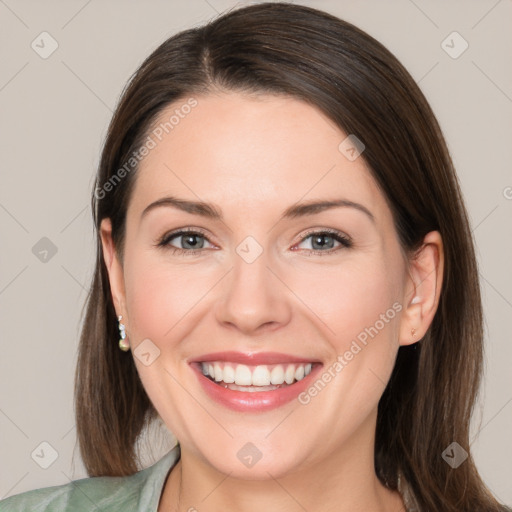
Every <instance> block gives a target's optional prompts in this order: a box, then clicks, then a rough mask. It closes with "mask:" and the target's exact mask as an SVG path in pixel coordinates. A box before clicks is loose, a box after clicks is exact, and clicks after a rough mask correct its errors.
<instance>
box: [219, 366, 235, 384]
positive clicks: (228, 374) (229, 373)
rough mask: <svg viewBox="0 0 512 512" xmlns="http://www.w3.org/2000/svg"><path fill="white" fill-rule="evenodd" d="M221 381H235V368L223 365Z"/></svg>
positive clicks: (228, 382) (227, 382)
mask: <svg viewBox="0 0 512 512" xmlns="http://www.w3.org/2000/svg"><path fill="white" fill-rule="evenodd" d="M223 375H224V377H223V379H222V380H223V381H224V382H225V383H226V384H231V383H232V382H235V370H234V369H233V367H232V366H229V365H226V366H224V373H223Z"/></svg>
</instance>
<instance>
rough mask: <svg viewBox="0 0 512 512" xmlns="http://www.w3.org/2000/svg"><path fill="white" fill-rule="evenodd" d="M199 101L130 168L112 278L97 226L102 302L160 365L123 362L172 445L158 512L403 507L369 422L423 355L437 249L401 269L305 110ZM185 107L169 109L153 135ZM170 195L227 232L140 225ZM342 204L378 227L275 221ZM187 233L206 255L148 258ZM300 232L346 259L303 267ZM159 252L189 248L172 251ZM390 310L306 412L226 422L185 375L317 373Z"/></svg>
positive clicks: (364, 186)
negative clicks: (132, 174) (302, 209)
mask: <svg viewBox="0 0 512 512" xmlns="http://www.w3.org/2000/svg"><path fill="white" fill-rule="evenodd" d="M196 99H197V100H198V105H197V106H196V107H195V108H194V109H193V110H192V111H191V112H190V114H188V115H187V116H185V117H184V118H183V119H180V122H179V124H177V125H176V126H175V127H174V129H173V130H172V131H171V132H170V133H169V134H168V135H167V136H166V137H165V138H163V140H162V141H161V142H159V144H158V145H157V147H156V148H155V149H153V150H152V151H151V152H150V153H149V155H148V156H147V157H146V158H145V159H144V160H143V161H142V163H141V167H140V169H139V171H138V176H137V181H136V184H135V187H134V190H133V194H132V197H131V199H130V202H129V206H128V211H127V219H126V242H125V244H126V245H125V252H124V260H123V263H122V264H121V262H120V260H119V257H118V255H117V253H116V251H115V247H114V245H113V243H112V238H111V227H110V221H109V219H104V220H103V222H102V225H101V238H102V244H103V250H104V256H105V263H106V266H107V269H108V272H109V278H110V283H111V287H112V297H113V300H114V304H115V307H116V311H117V314H121V315H123V322H124V323H125V325H126V332H127V335H128V339H129V341H130V344H131V348H132V354H133V350H135V349H136V347H137V346H138V345H139V344H140V343H141V342H142V341H143V340H145V339H148V338H149V339H150V340H151V343H153V344H154V345H155V346H156V347H158V349H159V350H160V355H159V357H157V358H156V360H155V361H154V362H153V363H152V364H150V365H149V366H145V365H144V364H142V363H141V361H139V359H138V358H137V357H134V361H135V364H136V366H137V370H138V372H139V375H140V378H141V380H142V383H143V385H144V387H145V389H146V391H147V393H148V395H149V397H150V399H151V401H152V402H153V404H154V406H155V407H156V409H157V410H158V412H159V414H160V416H161V418H162V419H163V421H164V422H165V424H166V425H167V427H168V428H169V430H171V431H172V432H173V433H174V435H175V436H176V438H177V439H178V440H179V441H180V444H181V459H180V461H179V463H178V464H177V465H176V466H175V468H174V469H173V471H171V472H170V475H169V477H168V478H167V480H166V483H165V486H164V491H163V494H162V498H161V502H160V506H159V511H160V512H163V511H171V510H172V511H176V510H179V511H186V510H189V509H191V507H194V508H195V509H197V510H200V511H218V510H240V511H244V512H252V511H258V512H260V511H261V510H280V511H294V512H295V511H303V510H304V509H305V510H308V512H316V511H320V510H321V511H322V512H326V511H334V510H336V511H338V512H340V511H341V512H344V511H347V512H348V511H350V512H357V511H366V512H368V511H396V512H398V511H401V510H402V507H403V502H402V499H401V497H400V495H399V494H398V493H397V492H392V491H390V490H388V489H387V488H385V487H384V486H383V485H382V484H381V483H380V481H379V480H378V479H377V477H376V475H375V469H374V459H373V454H374V442H375V435H374V432H375V424H376V418H377V405H378V402H379V398H380V397H381V395H382V393H383V391H384V388H385V385H386V383H387V382H388V380H389V377H390V375H391V372H392V369H393V365H394V361H395V358H396V355H397V351H398V348H399V346H400V345H407V344H410V343H413V342H415V341H417V340H419V339H421V337H422V336H423V335H424V334H425V332H426V330H427V329H428V327H429V325H430V323H431V322H432V319H433V316H434V314H435V311H436V308H437V306H438V301H439V294H440V289H441V280H442V271H443V248H442V240H441V237H440V235H439V233H438V232H431V233H429V234H428V235H427V236H426V237H425V240H424V245H423V247H422V248H421V250H420V251H419V252H418V253H417V254H416V255H415V258H412V257H408V256H407V255H406V254H405V253H404V251H403V249H402V248H401V246H400V243H399V240H398V237H397V233H396V230H395V228H394V224H393V219H392V216H391V211H390V209H389V208H388V206H387V204H386V201H385V198H384V196H383V195H382V193H381V192H380V190H379V189H378V187H377V185H376V183H375V181H374V180H373V178H372V177H371V174H370V172H369V170H368V169H367V167H366V165H365V162H364V161H363V159H362V158H357V159H356V160H354V161H349V160H348V159H347V158H346V157H345V155H344V154H342V153H341V152H340V151H339V149H338V146H339V144H340V143H341V142H342V141H343V140H344V139H345V138H346V134H344V133H343V132H342V131H341V130H340V129H339V128H337V127H336V126H335V125H333V123H332V122H331V121H330V120H329V119H328V118H327V117H326V116H325V115H323V114H322V113H321V112H320V111H319V110H317V109H316V108H314V107H312V106H310V105H307V104H306V103H304V102H302V101H300V100H297V99H293V98H287V97H284V96H271V95H259V96H256V95H252V96H248V95H246V94H245V95H244V94H239V93H233V92H230V93H225V92H215V93H211V94H208V95H205V96H196ZM184 102H185V100H183V101H178V102H176V103H175V104H173V105H170V106H169V107H168V108H167V109H166V111H165V112H163V113H162V119H164V118H167V119H168V118H169V115H170V114H172V113H173V111H174V110H175V108H177V107H179V106H180V105H181V104H182V103H184ZM169 195H172V196H177V197H180V198H183V199H189V200H192V201H199V200H202V201H207V202H211V203H215V204H216V205H217V207H218V208H219V209H220V210H221V211H222V213H223V221H219V220H213V219H209V218H205V217H202V216H199V215H197V214H191V213H187V212H183V211H180V210H178V209H175V208H172V207H159V208H154V209H152V210H151V211H150V212H149V213H148V214H147V215H145V216H144V217H143V218H142V219H141V214H142V212H143V210H144V209H145V208H146V207H147V206H148V205H149V204H151V203H152V202H154V201H156V200H158V199H160V198H162V197H164V196H169ZM339 198H344V199H347V200H350V201H353V202H356V203H359V204H361V205H364V206H365V207H366V208H367V209H368V210H369V211H370V212H371V213H372V215H373V217H374V221H372V220H371V219H370V218H369V217H368V216H367V215H365V214H364V213H363V212H361V211H359V210H358V209H356V208H352V207H338V208H333V209H328V210H325V211H322V212H320V213H315V214H309V215H307V216H305V217H299V218H295V219H288V220H280V216H281V213H282V212H283V211H284V210H285V209H286V208H287V207H289V206H291V205H293V204H295V203H297V202H306V201H312V200H323V199H339ZM187 227H190V228H195V229H197V228H202V230H203V231H204V232H205V233H206V237H207V239H205V238H198V239H197V240H198V241H199V243H201V242H204V245H203V249H202V252H200V253H198V254H196V255H192V256H190V255H187V254H174V253H172V251H171V249H170V248H167V249H163V248H161V247H157V246H156V244H157V241H158V239H159V237H162V236H163V235H165V234H166V233H169V232H171V231H173V230H178V229H179V228H187ZM311 229H314V231H315V232H319V231H322V230H325V229H331V230H336V231H339V232H341V234H343V235H345V236H348V237H350V239H351V240H352V242H353V245H352V246H351V247H350V248H346V247H343V246H341V245H340V244H339V243H338V242H337V241H335V240H333V239H329V238H328V237H327V238H326V239H324V241H325V242H326V243H327V244H333V245H328V246H327V247H326V248H324V249H322V248H321V247H320V248H318V246H315V247H316V248H315V249H314V250H315V251H316V252H314V253H311V251H312V249H313V248H314V246H313V245H312V243H313V241H312V238H311V237H309V238H306V231H308V230H311ZM247 236H252V237H253V238H254V239H255V240H256V241H257V242H258V244H259V245H260V246H261V248H262V250H263V252H262V254H261V255H260V256H259V257H258V258H257V259H256V260H255V261H254V262H252V263H250V264H249V263H247V262H246V261H245V260H244V259H242V257H240V256H239V255H238V254H237V252H236V248H237V246H238V245H239V244H240V242H242V241H243V240H244V239H245V238H246V237H247ZM185 243H186V242H185ZM169 244H172V246H174V247H177V248H185V250H187V247H189V246H187V245H184V239H183V238H181V237H176V238H174V239H173V240H172V242H169ZM292 248H293V249H292ZM188 250H190V249H188ZM328 251H331V252H330V254H327V252H328ZM413 297H418V299H416V300H415V301H414V302H415V303H413V304H411V300H412V298H413ZM394 303H398V304H399V305H400V306H401V311H399V312H398V313H397V314H396V315H395V316H394V318H393V319H390V320H389V321H388V322H387V323H385V326H384V328H382V329H381V330H379V332H378V334H377V335H376V336H375V337H374V338H373V339H370V341H369V342H368V344H367V346H365V347H364V348H363V349H362V350H361V351H360V352H359V353H358V354H357V355H356V356H355V357H354V358H353V359H352V360H351V361H350V362H349V364H347V365H346V367H345V368H344V369H343V370H342V371H341V372H339V373H338V374H337V375H336V377H335V378H333V379H332V380H331V381H330V382H329V383H328V385H327V386H326V387H325V388H324V389H323V390H322V391H321V392H320V393H319V394H318V395H317V396H315V397H314V398H312V399H311V401H310V402H309V403H308V404H307V405H302V404H300V403H298V402H297V401H295V400H294V401H292V402H290V403H288V404H286V405H284V406H282V407H279V408H277V409H274V410H271V411H267V412H262V413H244V414H241V413H237V412H234V411H231V410H229V409H227V408H224V407H222V406H220V405H218V404H217V403H215V402H213V401H212V400H210V398H209V397H208V396H207V395H205V393H204V392H203V390H202V388H201V386H200V384H199V382H198V379H197V376H196V375H195V374H194V372H193V371H192V369H191V368H190V366H189V364H188V362H187V361H188V360H190V359H192V358H194V357H197V356H200V355H202V354H206V353H210V352H216V351H224V350H235V351H242V352H265V351H276V352H281V353H287V354H292V355H296V356H300V357H306V358H308V359H312V360H320V361H322V363H323V364H324V367H325V368H328V367H329V366H331V365H332V363H333V362H334V361H336V358H337V356H338V355H342V354H344V353H345V351H346V350H348V349H349V348H350V345H351V343H352V341H353V340H354V339H356V337H357V335H358V334H359V333H361V332H362V331H363V330H364V329H365V327H369V326H373V325H375V323H376V321H377V320H378V319H379V318H380V315H381V314H383V313H385V312H386V311H387V310H388V309H389V308H391V307H392V305H393V304H394ZM412 329H415V332H414V334H412ZM247 442H251V443H253V444H254V445H255V446H256V447H257V448H258V449H259V450H260V452H261V453H262V458H261V460H260V461H259V462H258V463H257V464H256V465H254V466H253V467H251V468H247V467H246V466H245V465H244V464H242V463H241V461H240V460H239V459H238V458H237V452H238V451H239V450H240V448H241V447H242V446H244V445H245V444H246V443H247Z"/></svg>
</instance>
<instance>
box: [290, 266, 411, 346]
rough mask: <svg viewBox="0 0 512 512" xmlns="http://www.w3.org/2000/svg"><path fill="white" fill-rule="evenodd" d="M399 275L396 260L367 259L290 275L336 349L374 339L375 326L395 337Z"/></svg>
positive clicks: (295, 289)
mask: <svg viewBox="0 0 512 512" xmlns="http://www.w3.org/2000/svg"><path fill="white" fill-rule="evenodd" d="M400 275H401V274H400V272H399V269H398V268H396V265H395V266H393V265H390V264H389V262H388V263H386V262H385V261H384V260H383V259H380V260H379V259H378V258H368V261H364V259H359V260H358V261H357V262H355V260H354V261H345V262H343V263H341V264H340V265H332V266H329V268H321V267H320V266H319V267H317V268H314V267H313V266H311V268H310V269H309V271H308V272H306V271H303V272H300V273H295V277H293V278H292V277H291V276H290V279H294V281H295V286H294V292H295V293H296V294H297V296H298V297H300V299H301V300H302V301H303V303H304V304H306V305H307V306H308V307H309V309H310V310H311V311H312V312H313V313H314V314H315V316H316V317H317V318H318V321H317V322H316V324H317V325H318V326H320V327H321V330H322V332H323V333H324V335H325V337H326V338H327V339H329V340H330V341H331V345H332V347H333V348H334V349H335V350H336V353H337V354H340V353H343V352H344V351H345V350H348V348H349V346H350V344H351V342H352V341H353V340H355V339H360V340H363V341H364V339H365V336H366V337H367V338H369V339H373V337H375V336H376V332H375V329H376V330H377V331H379V333H378V334H379V335H380V334H383V335H384V336H380V338H381V339H382V338H384V337H386V338H388V339H389V340H390V341H392V340H393V339H394V334H395V333H396V332H397V330H396V325H397V324H398V322H397V320H398V312H399V311H400V310H401V305H400V304H399V303H398V302H397V300H398V298H399V297H400V294H399V290H400V286H401V277H400ZM368 331H370V332H371V335H370V334H369V332H368ZM381 331H382V332H381ZM388 334H389V336H387V335H388Z"/></svg>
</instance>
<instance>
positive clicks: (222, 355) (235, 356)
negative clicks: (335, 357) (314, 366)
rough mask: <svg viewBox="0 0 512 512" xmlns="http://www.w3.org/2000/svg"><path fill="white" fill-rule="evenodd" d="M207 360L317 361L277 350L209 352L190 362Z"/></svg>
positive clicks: (242, 362) (234, 361)
mask: <svg viewBox="0 0 512 512" xmlns="http://www.w3.org/2000/svg"><path fill="white" fill-rule="evenodd" d="M208 361H226V362H231V363H239V364H246V365H258V364H279V363H318V362H320V361H318V360H316V359H308V358H304V357H298V356H292V355H290V354H281V353H279V352H235V351H227V352H211V353H209V354H204V355H202V356H198V357H195V358H193V359H191V360H190V361H189V362H190V363H205V362H208Z"/></svg>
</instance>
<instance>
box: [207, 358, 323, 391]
mask: <svg viewBox="0 0 512 512" xmlns="http://www.w3.org/2000/svg"><path fill="white" fill-rule="evenodd" d="M200 365H201V371H202V373H203V375H204V376H205V377H206V378H208V379H210V380H211V381H212V382H215V383H216V384H218V385H219V386H223V387H224V388H226V389H231V390H235V391H242V392H249V393H254V392H256V393H257V392H262V391H272V390H274V389H280V388H283V387H287V386H291V385H293V384H295V382H300V381H301V380H302V379H303V378H304V377H307V376H308V375H309V374H310V373H311V370H312V368H313V363H307V364H303V363H300V364H299V363H287V364H274V365H258V366H248V365H245V364H237V363H231V362H224V361H213V362H203V363H200Z"/></svg>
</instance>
